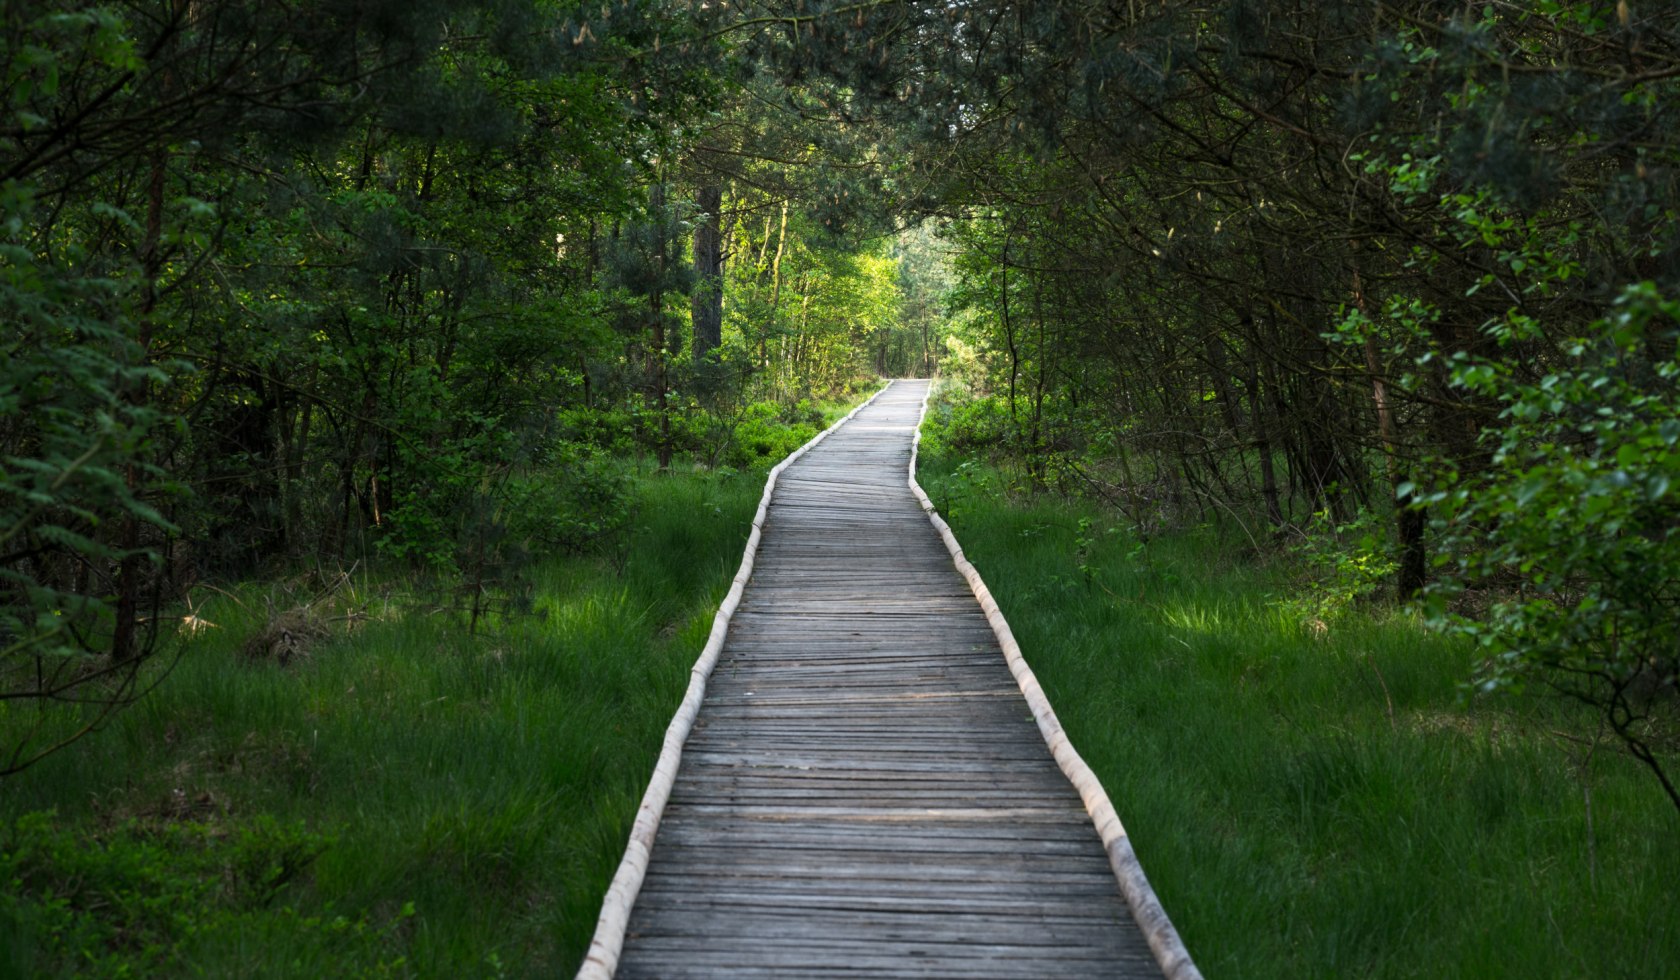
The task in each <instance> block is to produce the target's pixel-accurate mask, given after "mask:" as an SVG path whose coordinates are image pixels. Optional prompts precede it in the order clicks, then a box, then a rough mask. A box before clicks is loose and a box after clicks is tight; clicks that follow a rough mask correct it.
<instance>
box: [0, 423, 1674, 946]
mask: <svg viewBox="0 0 1680 980" xmlns="http://www.w3.org/2000/svg"><path fill="white" fill-rule="evenodd" d="M975 472H976V469H975V467H974V466H970V467H968V468H967V469H959V461H957V460H955V459H949V458H940V457H939V456H938V455H937V454H934V455H930V456H925V457H924V462H923V468H922V474H921V482H922V483H923V484H924V485H925V486H926V487H927V489H928V491H929V493H930V495H931V496H932V498H933V499H934V501H935V503H936V504H938V505H939V506H941V508H942V509H944V510H945V511H946V513H947V516H948V517H949V518H950V520H951V522H952V524H953V526H954V527H955V530H956V532H957V534H958V536H959V537H960V539H961V540H962V542H963V545H964V548H965V551H966V553H967V554H968V555H969V557H970V559H971V560H973V561H974V562H975V563H976V565H977V566H978V567H979V569H980V571H981V573H982V574H983V575H984V576H985V577H986V579H987V582H988V584H989V585H990V586H991V588H992V590H993V592H994V594H995V595H996V597H997V599H998V601H999V603H1000V604H1001V605H1002V606H1003V608H1004V611H1005V612H1006V614H1007V615H1008V616H1009V619H1010V622H1011V624H1012V626H1013V628H1014V631H1015V633H1016V635H1017V637H1018V638H1019V640H1020V641H1021V644H1022V646H1023V648H1024V650H1025V651H1026V654H1027V657H1028V659H1029V660H1030V662H1031V663H1032V664H1033V667H1034V670H1035V671H1036V672H1037V674H1038V677H1039V679H1040V681H1041V683H1042V684H1043V685H1044V687H1045V689H1046V691H1047V693H1048V694H1049V695H1050V698H1051V700H1052V702H1053V703H1054V704H1055V706H1056V709H1057V711H1058V713H1059V714H1060V716H1061V719H1062V722H1063V724H1064V725H1065V726H1066V727H1067V729H1068V730H1069V732H1070V735H1071V737H1072V738H1073V741H1074V744H1075V745H1077V746H1078V747H1079V749H1080V751H1081V753H1082V754H1083V755H1084V756H1085V758H1086V760H1087V761H1088V762H1089V763H1090V764H1091V766H1092V767H1093V768H1094V769H1095V770H1096V771H1097V773H1098V774H1099V775H1100V776H1101V778H1102V779H1103V781H1104V783H1105V785H1106V787H1107V789H1108V791H1109V793H1110V795H1111V796H1112V797H1113V799H1114V800H1115V802H1116V805H1117V807H1118V809H1119V811H1120V814H1121V817H1122V819H1124V820H1125V821H1126V823H1127V826H1128V828H1129V831H1130V833H1131V835H1132V838H1133V841H1134V844H1135V846H1136V847H1137V850H1138V852H1139V854H1140V856H1141V858H1142V860H1143V863H1144V867H1145V868H1146V869H1147V870H1148V872H1149V874H1150V876H1151V879H1152V881H1153V882H1154V884H1155V887H1156V889H1157V890H1158V892H1159V893H1160V896H1161V898H1162V901H1163V902H1164V904H1165V906H1166V908H1167V910H1168V911H1169V913H1170V914H1171V915H1172V916H1173V918H1174V921H1175V924H1176V925H1177V926H1178V928H1179V930H1180V931H1181V932H1182V934H1183V935H1184V938H1185V940H1186V942H1187V944H1188V946H1189V948H1190V950H1191V952H1192V953H1193V954H1194V955H1195V956H1196V957H1197V959H1198V961H1199V964H1200V965H1201V966H1202V968H1203V969H1204V970H1205V971H1206V972H1207V973H1208V975H1209V976H1215V977H1221V976H1231V977H1286V976H1287V977H1294V976H1302V975H1310V976H1362V977H1400V976H1477V977H1481V976H1513V977H1516V976H1522V977H1527V976H1581V977H1589V976H1590V977H1615V976H1641V977H1649V976H1661V975H1665V974H1666V975H1673V974H1676V973H1677V972H1680V919H1676V917H1675V916H1674V915H1673V904H1672V898H1673V884H1672V883H1673V882H1674V881H1676V880H1680V853H1677V852H1676V850H1675V848H1674V847H1673V846H1672V843H1673V833H1674V817H1673V814H1672V812H1669V810H1668V806H1667V803H1666V801H1665V800H1664V799H1663V798H1662V797H1661V795H1660V793H1659V792H1658V791H1657V790H1656V788H1655V786H1654V784H1653V782H1652V780H1651V779H1650V777H1649V776H1648V775H1647V774H1646V773H1645V772H1644V771H1643V770H1641V769H1640V768H1639V767H1638V766H1637V765H1636V764H1634V763H1633V762H1632V761H1631V760H1629V759H1627V758H1626V757H1624V756H1621V755H1618V754H1616V753H1615V752H1614V751H1613V750H1612V749H1610V748H1608V747H1602V748H1599V749H1597V750H1596V751H1589V750H1588V748H1587V747H1585V746H1583V745H1582V744H1580V743H1579V742H1578V741H1576V738H1577V733H1578V732H1579V730H1580V722H1579V719H1577V718H1574V717H1571V716H1570V715H1569V714H1568V712H1566V711H1565V710H1563V709H1562V708H1561V707H1560V706H1559V705H1558V704H1556V703H1555V702H1553V701H1551V700H1550V699H1547V698H1543V697H1535V698H1532V699H1528V700H1518V699H1513V698H1504V699H1500V700H1490V699H1487V698H1481V697H1475V698H1467V697H1466V696H1465V695H1464V693H1463V691H1462V688H1461V682H1462V681H1463V680H1464V679H1465V678H1466V677H1468V676H1469V674H1470V671H1471V667H1472V663H1471V659H1472V658H1471V655H1470V653H1469V652H1468V651H1466V650H1464V649H1462V648H1458V647H1455V646H1452V645H1449V644H1445V643H1443V642H1441V641H1440V640H1439V639H1438V638H1437V637H1434V636H1432V635H1430V634H1429V633H1428V632H1426V631H1425V630H1424V629H1423V628H1422V627H1421V626H1420V625H1419V624H1418V623H1417V622H1416V621H1415V620H1414V619H1413V618H1411V617H1410V616H1409V615H1407V614H1405V613H1403V612H1398V611H1394V610H1391V609H1387V608H1385V607H1382V606H1359V605H1351V606H1348V607H1346V608H1344V609H1342V610H1340V611H1339V612H1338V613H1337V614H1336V615H1335V616H1332V617H1330V618H1328V619H1321V618H1317V617H1304V616H1303V614H1302V611H1301V605H1300V603H1299V602H1298V601H1296V598H1295V597H1296V594H1297V592H1298V591H1299V588H1300V580H1299V576H1298V569H1297V568H1295V567H1294V566H1292V565H1291V563H1290V561H1289V560H1287V559H1280V558H1278V557H1276V556H1271V557H1268V556H1265V555H1261V554H1258V553H1256V552H1255V551H1254V549H1253V547H1252V545H1250V544H1249V542H1248V541H1247V539H1246V538H1245V537H1243V536H1242V535H1241V534H1240V532H1239V533H1234V534H1230V533H1227V534H1222V533H1221V532H1220V531H1219V529H1216V528H1208V529H1200V530H1191V531H1186V532H1183V533H1177V534H1163V535H1160V536H1156V537H1152V538H1150V539H1148V540H1147V541H1143V540H1140V539H1138V538H1137V537H1136V536H1135V535H1134V534H1133V532H1132V531H1131V530H1129V529H1128V528H1126V527H1125V526H1124V522H1121V521H1118V520H1117V519H1116V518H1115V517H1114V515H1113V514H1112V513H1105V512H1103V511H1100V510H1098V509H1096V508H1093V507H1090V506H1088V505H1084V504H1077V503H1068V502H1065V501H1056V500H1053V499H1049V498H1043V497H1041V498H1029V499H1022V498H1018V497H1013V496H1010V495H1008V494H1005V493H1002V492H999V491H996V490H987V489H986V487H987V485H988V480H987V479H986V478H985V477H984V474H983V473H982V476H981V478H978V479H977V478H976V477H975ZM996 482H997V481H991V485H993V486H995V485H996ZM762 485H763V475H762V473H761V472H756V471H748V472H732V471H728V470H718V471H710V472H707V471H703V470H698V469H694V468H685V467H678V468H677V469H676V471H674V472H673V473H672V474H670V475H667V476H659V477H656V476H653V475H651V474H649V473H646V472H643V473H642V474H641V475H640V476H638V477H637V478H636V480H635V484H634V486H635V491H634V493H635V499H636V501H637V504H636V508H635V515H636V517H635V520H634V521H633V530H632V531H631V533H630V534H629V535H628V536H627V538H626V539H625V540H624V541H623V542H622V545H621V546H620V547H618V548H615V549H613V550H612V551H611V552H610V553H606V554H597V555H590V556H573V557H564V558H555V559H552V560H549V561H546V562H544V563H542V564H541V566H540V567H539V568H538V569H537V571H536V573H535V575H534V576H533V590H532V599H533V612H532V613H531V614H528V615H520V616H512V617H508V616H502V615H497V616H495V617H493V618H492V620H491V621H490V622H489V623H488V624H484V623H481V624H480V627H479V629H478V630H477V632H476V633H470V632H469V631H468V629H467V626H466V623H465V619H464V617H462V616H461V615H459V613H458V612H440V611H438V610H437V609H436V608H434V607H432V606H429V605H428V604H427V603H426V602H424V601H421V597H419V596H418V595H417V594H414V593H412V592H411V591H410V590H409V586H408V585H405V582H404V580H402V579H400V578H390V577H388V578H383V579H381V578H379V577H377V576H367V575H364V574H354V575H352V576H350V578H349V579H347V580H340V581H339V584H338V586H337V588H336V590H335V591H334V592H333V599H332V602H333V603H335V604H336V605H335V607H334V608H336V609H338V610H343V611H346V612H348V611H359V612H358V617H359V623H358V625H356V626H355V628H354V630H353V631H350V630H348V629H347V627H346V625H345V622H346V621H339V622H336V623H329V629H332V630H335V631H336V632H335V633H332V634H329V635H326V636H323V637H321V638H320V642H318V643H316V644H315V645H314V647H313V649H312V650H310V651H309V653H308V655H307V656H306V657H304V658H302V659H300V660H298V661H296V662H294V663H293V664H292V665H290V666H287V667H281V666H278V665H275V664H272V663H251V662H249V661H248V660H247V659H246V658H244V657H243V655H242V654H241V652H240V651H241V648H242V646H243V644H244V643H245V641H246V639H247V638H248V637H249V636H251V635H253V634H254V633H256V632H258V631H259V630H260V629H262V628H263V627H265V626H266V625H268V624H269V621H270V618H271V617H270V616H269V615H268V613H267V609H268V608H269V606H270V603H272V604H273V605H274V607H275V608H284V607H285V606H286V605H287V604H288V603H289V602H292V601H295V600H296V599H297V597H299V596H305V597H307V596H309V595H311V594H314V593H316V592H319V591H321V590H322V589H324V588H326V587H327V586H328V584H330V583H327V582H323V581H321V579H322V578H323V576H320V575H318V574H317V575H315V576H314V577H313V578H314V580H313V581H310V580H306V579H307V578H308V577H305V578H300V579H298V580H295V581H287V582H280V581H274V582H258V583H248V584H246V585H244V586H241V587H239V588H234V589H230V590H229V591H230V592H231V593H232V594H231V595H226V596H223V595H217V596H215V597H214V598H210V599H208V600H207V601H205V603H204V604H203V605H202V606H200V607H198V608H197V614H198V615H199V616H200V617H202V618H203V619H204V620H207V621H209V622H211V623H214V624H216V626H215V627H214V628H211V627H205V628H204V629H202V630H201V631H200V632H199V633H198V635H197V636H195V637H194V638H192V639H191V641H190V642H189V643H188V645H187V647H186V653H185V655H184V656H183V657H182V658H181V660H180V661H179V663H178V665H177V666H176V667H175V669H174V673H173V675H172V676H170V677H169V678H168V680H167V682H166V683H164V684H163V685H161V686H160V687H159V688H158V690H157V691H155V692H154V693H153V694H151V695H150V696H148V697H147V698H146V699H145V700H144V701H142V702H141V703H140V704H139V705H137V706H136V707H134V708H132V709H130V710H128V711H127V712H125V713H123V714H122V715H120V716H119V717H118V718H117V719H116V721H115V722H114V723H113V724H112V725H111V726H110V728H109V729H108V730H106V731H103V732H100V733H98V734H96V735H94V736H92V737H90V738H88V739H86V740H85V741H84V742H82V743H80V744H78V745H76V746H74V747H72V748H71V749H69V750H66V751H64V752H62V753H60V754H59V755H57V756H55V757H52V758H50V759H48V760H47V761H45V762H43V763H41V764H39V765H37V766H36V767H35V768H33V769H31V770H29V771H26V772H25V773H24V774H22V775H20V776H18V777H14V778H11V779H8V780H7V781H6V782H5V784H4V792H3V793H0V883H3V887H0V978H4V977H12V976H18V977H23V976H68V975H72V974H77V975H92V976H124V975H128V976H191V975H208V976H249V977H269V976H272V977H291V976H319V975H335V976H450V977H500V976H534V975H538V974H542V975H552V974H554V973H556V972H559V973H566V972H568V971H570V970H572V969H574V968H575V966H576V964H577V963H578V962H579V960H580V959H581V957H582V954H583V951H584V949H585V948H586V947H587V944H588V940H589V936H590V933H591V931H592V929H593V926H594V921H595V916H596V914H597V911H598V908H599V903H600V898H601V894H602V892H603V891H604V889H605V887H606V884H607V882H608V881H609V880H610V878H611V875H612V872H613V870H614V868H615V867H616V864H617V862H618V859H619V856H620V853H621V851H622V848H623V845H624V840H625V838H626V836H627V835H628V831H629V825H630V821H631V819H632V818H633V815H634V812H635V808H636V805H637V802H638V800H639V798H640V794H641V791H642V788H643V785H644V783H645V781H646V778H647V773H648V771H649V770H650V769H651V766H652V763H653V760H654V758H655V757H656V755H657V754H658V750H659V745H660V739H661V736H662V734H663V731H664V728H665V725H666V723H667V721H668V720H669V716H670V713H671V710H672V708H673V706H674V705H675V704H676V703H677V701H678V700H679V699H680V698H681V694H682V690H683V688H684V685H685V683H686V680H687V672H688V669H689V667H690V665H691V663H692V661H693V659H694V657H695V655H696V654H697V652H698V651H699V649H700V647H701V646H702V645H703V643H704V640H705V637H706V634H707V631H708V630H709V627H710V624H711V620H712V615H713V611H714V610H715V608H716V605H717V603H718V601H719V600H720V599H721V597H722V596H723V594H724V592H725V591H726V589H727V587H728V583H729V580H730V577H731V576H732V575H733V573H734V571H735V568H736V566H737V564H738V562H739V559H740V552H741V547H742V544H743V542H744V540H745V537H746V532H747V526H748V522H749V521H750V519H751V515H752V513H753V510H754V507H755V505H756V502H757V500H758V496H759V493H760V490H761V488H762ZM1110 525H1116V526H1115V529H1114V531H1113V532H1112V533H1110V532H1109V527H1110ZM325 578H329V579H330V578H332V576H325ZM1589 734H1590V731H1589Z"/></svg>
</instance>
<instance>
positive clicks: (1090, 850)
mask: <svg viewBox="0 0 1680 980" xmlns="http://www.w3.org/2000/svg"><path fill="white" fill-rule="evenodd" d="M926 384H927V383H926V382H914V381H912V382H897V383H895V384H894V385H893V386H892V387H891V388H889V389H888V390H886V391H885V392H883V393H882V394H880V395H879V396H877V398H876V399H875V400H874V401H873V402H872V403H871V404H870V405H868V406H867V407H866V408H865V409H863V410H862V411H861V412H859V413H858V414H857V415H856V416H855V417H854V418H853V419H852V420H851V421H850V422H848V423H847V424H845V425H844V426H842V427H841V428H839V429H837V430H835V431H834V432H832V433H831V434H830V435H829V436H828V438H827V439H826V440H825V441H823V442H821V443H819V444H818V445H816V446H815V447H813V448H812V449H811V450H810V451H809V452H808V453H807V454H806V455H804V456H803V457H801V458H800V459H798V460H797V461H795V462H794V463H793V464H792V465H791V466H789V467H788V468H787V469H786V470H785V471H784V472H783V473H782V474H781V476H780V478H779V482H778V483H777V484H776V487H775V490H774V495H773V498H772V501H771V504H770V507H769V510H768V512H767V516H766V519H765V521H764V526H763V536H762V539H761V541H760V544H759V548H758V552H757V558H756V565H755V567H754V568H753V570H752V574H751V578H750V579H749V580H748V581H747V584H746V587H745V591H744V592H743V594H742V598H741V602H740V605H739V607H738V608H737V609H736V611H735V613H734V616H733V619H732V620H730V624H729V630H728V633H727V634H726V639H725V640H724V644H723V647H722V652H721V654H720V658H719V660H718V661H717V664H716V668H715V670H714V672H713V673H712V675H711V678H710V681H709V684H708V686H707V687H706V694H705V699H704V702H703V707H701V709H700V712H699V715H698V718H697V720H696V722H695V724H694V727H693V730H692V732H691V733H690V734H689V736H688V739H687V742H686V745H685V746H684V747H683V750H682V755H681V765H680V768H678V770H677V772H676V780H675V784H674V786H673V787H672V790H671V795H670V798H669V801H668V802H667V803H666V805H665V807H664V814H663V819H662V822H660V823H659V825H658V832H657V837H656V838H655V843H654V846H653V849H652V852H651V860H650V861H649V863H648V867H647V873H646V877H645V879H644V880H643V882H642V884H641V888H640V892H639V895H637V897H636V898H635V902H634V905H633V907H632V909H631V911H630V914H629V924H628V928H627V930H626V932H625V936H624V946H623V951H622V954H621V956H620V959H619V961H618V969H617V975H618V976H619V977H624V978H633V977H662V978H663V977H670V978H677V977H801V976H871V977H930V976H960V977H1027V976H1074V977H1098V976H1102V977H1118V976H1155V977H1159V976H1161V972H1162V971H1161V967H1160V966H1159V965H1158V964H1157V961H1156V958H1155V956H1154V955H1152V953H1151V951H1150V948H1149V946H1148V944H1147V943H1146V942H1145V939H1144V934H1143V932H1142V931H1140V929H1139V928H1138V926H1137V925H1136V923H1135V922H1134V919H1133V916H1132V913H1131V911H1130V910H1129V908H1128V906H1127V903H1126V900H1125V899H1124V898H1123V897H1122V895H1121V892H1120V889H1119V888H1118V887H1117V885H1116V878H1115V873H1114V871H1112V870H1111V868H1110V863H1109V856H1108V854H1107V853H1106V852H1105V850H1104V845H1103V842H1102V841H1101V840H1100V839H1099V837H1098V834H1097V831H1096V830H1095V829H1094V827H1093V825H1092V822H1091V817H1090V816H1088V815H1087V813H1086V809H1085V806H1084V804H1083V803H1082V802H1081V799H1080V795H1079V794H1078V793H1077V792H1075V790H1074V788H1073V787H1072V785H1071V784H1070V783H1069V781H1068V779H1067V777H1065V776H1064V775H1063V774H1062V772H1061V770H1059V769H1058V768H1057V764H1056V763H1055V762H1054V761H1053V760H1052V758H1051V754H1050V752H1049V750H1048V749H1047V748H1046V744H1045V740H1044V737H1043V736H1041V734H1040V732H1039V729H1038V727H1037V726H1036V725H1035V723H1034V718H1033V714H1032V712H1031V710H1029V707H1028V704H1027V702H1026V701H1025V700H1024V699H1023V697H1022V693H1021V689H1020V688H1019V687H1018V686H1017V683H1016V681H1015V679H1014V678H1013V677H1012V676H1011V674H1010V671H1009V669H1008V667H1007V666H1006V664H1005V659H1004V655H1003V653H1002V651H1001V650H1000V647H999V640H998V637H997V635H996V634H995V633H994V632H993V630H992V628H991V627H990V626H989V625H988V623H987V619H986V617H985V616H984V615H983V614H982V612H981V607H980V605H979V603H978V602H977V601H976V599H975V594H974V593H973V592H972V591H971V590H970V588H969V586H968V584H967V583H966V582H965V581H964V580H963V578H962V577H961V576H960V575H959V574H958V572H957V569H956V568H955V567H954V566H953V563H952V556H951V554H950V553H949V552H948V551H947V549H946V546H945V544H944V543H943V542H942V541H941V539H940V536H939V534H938V532H936V530H935V529H934V527H933V526H932V525H931V524H930V523H929V518H928V516H927V515H926V514H925V513H924V512H923V510H922V508H921V506H920V504H919V503H918V501H917V499H916V498H915V497H914V496H913V495H912V493H911V491H910V489H909V488H908V486H907V475H908V473H907V471H908V467H909V464H910V456H911V439H912V435H913V433H914V431H915V428H916V426H917V424H918V422H919V420H920V416H921V408H922V403H923V400H924V396H925V392H926ZM1128 853H1129V851H1128Z"/></svg>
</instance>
